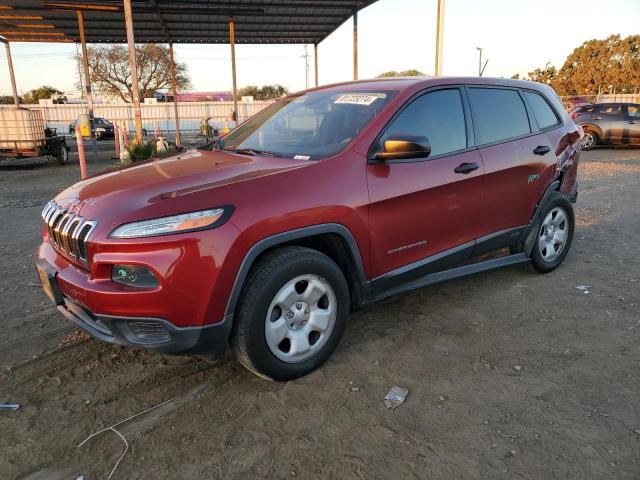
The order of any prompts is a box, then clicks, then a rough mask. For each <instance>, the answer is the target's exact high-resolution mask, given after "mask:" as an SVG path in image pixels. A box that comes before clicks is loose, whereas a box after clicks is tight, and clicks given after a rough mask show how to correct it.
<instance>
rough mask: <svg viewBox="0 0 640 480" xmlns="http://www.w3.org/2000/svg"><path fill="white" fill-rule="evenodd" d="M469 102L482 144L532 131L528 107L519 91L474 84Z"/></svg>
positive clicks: (479, 141)
mask: <svg viewBox="0 0 640 480" xmlns="http://www.w3.org/2000/svg"><path fill="white" fill-rule="evenodd" d="M469 102H470V103H471V111H472V112H473V120H474V122H475V126H476V132H477V138H476V143H478V144H479V145H483V144H486V143H493V142H498V141H501V140H508V139H510V138H514V137H518V136H520V135H525V134H527V133H530V132H531V128H530V127H529V117H528V116H527V110H526V109H525V107H524V103H523V102H522V98H520V94H519V93H518V92H517V91H515V90H504V89H499V88H473V87H472V88H469Z"/></svg>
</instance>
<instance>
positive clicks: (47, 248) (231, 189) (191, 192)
mask: <svg viewBox="0 0 640 480" xmlns="http://www.w3.org/2000/svg"><path fill="white" fill-rule="evenodd" d="M580 140H581V131H580V130H579V128H578V127H576V125H575V124H574V123H573V121H572V120H571V118H570V117H569V115H568V114H567V113H566V112H565V111H564V110H563V108H562V106H561V104H560V102H559V101H558V98H557V97H556V95H555V93H554V92H553V91H552V90H551V89H550V88H549V87H547V86H544V85H542V84H539V83H534V82H526V81H512V80H503V79H488V78H445V77H441V78H412V79H387V80H371V81H360V82H353V83H345V84H338V85H331V86H326V87H322V88H316V89H312V90H308V91H305V92H302V93H298V94H295V95H291V96H289V97H286V98H284V99H282V100H280V101H279V102H277V103H275V104H273V105H272V106H270V107H269V108H267V109H265V110H263V111H262V112H260V113H258V114H257V115H256V116H254V117H253V118H251V119H249V120H248V121H247V122H245V123H244V124H243V125H241V126H240V127H239V128H237V129H235V130H234V131H233V132H231V133H230V134H228V135H227V136H226V137H224V138H223V139H222V140H220V141H219V142H217V143H216V144H211V145H209V146H206V147H203V148H200V149H197V150H191V151H188V152H186V153H181V154H179V155H177V156H175V157H173V158H167V159H162V160H154V161H150V162H147V163H144V164H138V165H135V166H132V167H130V168H126V169H122V170H118V171H112V172H108V173H104V174H101V175H98V176H96V177H93V178H89V179H87V180H84V181H81V182H79V183H77V184H75V185H73V186H72V187H70V188H68V189H67V190H65V191H63V192H62V193H60V194H59V195H58V196H57V197H55V198H54V199H53V200H52V201H51V202H49V203H48V204H47V206H46V207H45V209H44V210H43V212H42V218H43V219H44V241H43V243H42V246H41V247H40V249H39V258H38V261H37V268H38V272H39V274H40V278H41V280H42V283H43V286H44V289H45V291H46V292H47V294H48V295H49V296H50V297H51V299H52V300H53V301H54V302H55V303H56V304H57V305H58V308H59V310H60V312H62V313H63V314H64V315H65V316H66V317H67V318H68V319H70V320H71V321H73V322H75V323H76V324H77V325H78V326H80V327H81V328H83V329H84V330H86V331H88V332H89V333H90V334H92V335H93V336H95V337H97V338H99V339H101V340H104V341H106V342H111V343H117V344H120V345H128V346H133V347H144V348H149V349H153V350H156V351H159V352H165V353H174V354H188V355H196V356H200V357H205V358H213V357H215V356H216V355H217V354H219V353H220V352H222V351H223V350H224V348H225V347H226V346H227V344H231V346H232V348H233V350H234V352H235V354H236V356H237V357H238V359H239V360H240V362H242V363H243V364H244V365H245V366H246V367H248V368H249V369H251V370H252V371H253V372H255V373H257V374H258V375H260V376H263V377H267V378H271V379H276V380H286V379H291V378H295V377H298V376H301V375H304V374H306V373H308V372H310V371H312V370H314V369H315V368H317V367H319V366H320V365H321V364H322V363H323V362H324V361H325V360H327V358H328V357H329V356H330V355H331V353H332V352H333V351H334V349H335V348H336V346H337V344H338V342H339V340H340V337H341V335H342V333H343V331H344V328H345V323H346V321H347V318H348V317H349V312H350V311H352V310H356V309H359V308H362V307H364V306H366V305H369V304H371V303H372V302H376V301H378V300H380V299H383V298H385V297H388V296H390V295H394V294H396V293H399V292H404V291H407V290H411V289H414V288H419V287H423V286H425V285H429V284H433V283H436V282H441V281H443V280H447V279H451V278H457V277H461V276H464V275H469V274H472V273H476V272H480V271H483V270H488V269H493V268H497V267H504V266H508V265H516V264H522V263H530V264H531V265H532V266H533V268H534V269H535V270H537V271H538V272H543V273H544V272H549V271H551V270H553V269H554V268H556V267H557V266H558V265H559V264H560V263H561V262H562V261H563V259H564V257H565V256H566V255H567V252H568V250H569V246H570V245H571V240H572V236H573V229H574V214H573V208H572V205H571V202H573V201H575V199H576V197H577V182H576V171H577V166H578V157H579V152H580Z"/></svg>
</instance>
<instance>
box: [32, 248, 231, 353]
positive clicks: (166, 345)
mask: <svg viewBox="0 0 640 480" xmlns="http://www.w3.org/2000/svg"><path fill="white" fill-rule="evenodd" d="M36 268H37V270H38V274H39V276H40V280H41V282H42V286H43V288H44V290H45V293H46V294H47V296H49V298H51V300H52V301H53V302H54V303H55V304H56V306H57V307H58V310H59V311H60V312H61V313H62V314H63V315H64V316H65V317H66V318H67V319H68V320H70V321H72V322H73V323H75V324H76V325H77V326H78V327H80V328H81V329H83V330H84V331H86V332H88V333H89V334H90V335H92V336H93V337H95V338H97V339H99V340H102V341H103V342H107V343H113V344H117V345H123V346H128V347H138V348H146V349H149V350H154V351H157V352H161V353H168V354H176V355H178V354H179V355H196V356H200V357H203V358H215V357H217V356H219V355H220V354H222V353H223V352H224V350H225V349H226V347H227V344H228V339H229V334H230V332H231V326H232V324H233V318H232V317H233V315H227V316H225V317H224V318H223V320H222V321H221V322H218V323H216V324H212V325H204V326H190V327H177V326H176V325H174V324H172V323H171V322H169V321H167V320H165V319H162V318H154V317H131V316H114V315H103V314H96V313H94V312H92V311H91V310H90V309H89V308H87V307H86V306H85V305H82V304H81V303H80V302H78V301H76V300H74V299H72V298H70V297H68V296H66V295H65V294H64V293H62V291H61V290H60V288H59V286H58V281H57V275H58V272H57V271H56V269H55V268H54V267H52V266H51V265H50V264H49V263H48V262H47V261H46V260H43V259H38V260H37V261H36Z"/></svg>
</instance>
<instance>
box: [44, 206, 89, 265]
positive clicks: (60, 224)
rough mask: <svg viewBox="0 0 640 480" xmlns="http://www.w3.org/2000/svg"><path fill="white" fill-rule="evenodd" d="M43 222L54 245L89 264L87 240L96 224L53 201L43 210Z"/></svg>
mask: <svg viewBox="0 0 640 480" xmlns="http://www.w3.org/2000/svg"><path fill="white" fill-rule="evenodd" d="M42 220H43V222H44V225H45V228H46V229H47V233H48V235H49V240H50V241H51V243H52V244H53V245H55V246H56V247H57V248H58V249H59V250H62V251H63V252H64V253H66V254H67V255H69V256H70V257H72V258H75V259H77V260H79V261H81V262H83V263H87V251H88V250H87V243H88V242H87V239H88V238H89V235H90V234H91V232H92V231H93V229H94V228H95V227H96V222H94V221H91V220H86V219H85V218H84V217H81V216H79V215H76V214H75V213H72V212H69V211H68V210H67V209H66V208H62V207H60V206H59V205H58V204H56V203H55V202H54V201H53V200H52V201H50V202H49V203H47V205H46V206H45V207H44V210H42Z"/></svg>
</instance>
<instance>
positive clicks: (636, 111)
mask: <svg viewBox="0 0 640 480" xmlns="http://www.w3.org/2000/svg"><path fill="white" fill-rule="evenodd" d="M627 111H628V112H629V113H628V115H629V116H630V117H635V118H640V107H639V106H638V105H628V106H627Z"/></svg>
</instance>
